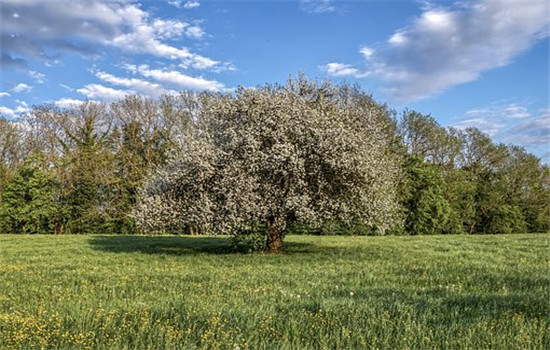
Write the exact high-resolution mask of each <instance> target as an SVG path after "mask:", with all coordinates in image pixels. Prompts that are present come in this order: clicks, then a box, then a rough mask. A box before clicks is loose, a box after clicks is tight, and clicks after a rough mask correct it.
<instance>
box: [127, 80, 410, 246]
mask: <svg viewBox="0 0 550 350" xmlns="http://www.w3.org/2000/svg"><path fill="white" fill-rule="evenodd" d="M193 103H195V104H197V103H198V106H199V108H198V112H197V114H196V116H195V119H194V121H193V123H192V124H193V125H192V126H191V127H190V128H189V129H188V131H187V132H186V133H185V134H183V135H181V137H180V138H179V142H178V147H176V149H174V151H173V154H172V155H171V157H170V161H169V162H168V164H167V165H165V166H164V167H162V168H160V169H157V170H156V172H155V173H154V174H152V176H151V177H150V179H149V180H148V181H147V183H146V185H145V187H144V188H143V189H142V191H141V194H140V197H139V203H138V206H137V208H136V210H135V211H134V217H135V219H136V221H137V223H138V225H139V226H140V227H141V228H142V229H143V230H145V231H150V232H154V231H162V230H165V229H166V228H168V227H184V226H187V227H201V228H203V229H204V230H206V231H207V232H209V233H214V234H217V233H222V234H232V235H238V234H242V233H243V232H246V231H247V230H249V229H250V228H251V227H253V225H257V224H258V223H261V224H263V225H265V227H266V228H267V235H266V243H265V249H266V251H269V252H280V251H282V250H283V238H284V234H285V230H286V228H287V226H288V224H289V223H290V222H292V221H294V220H299V221H301V222H305V223H308V224H309V225H312V226H318V225H320V224H321V223H323V222H325V221H326V220H328V219H339V220H342V221H343V222H348V223H349V222H351V221H353V220H361V221H363V222H364V223H366V224H367V225H369V226H372V227H375V228H377V229H378V230H379V231H381V232H384V231H385V230H386V229H388V228H389V227H391V226H393V225H395V224H397V223H398V222H399V216H398V205H397V202H396V184H397V183H398V181H397V177H398V176H399V170H398V169H399V167H398V164H397V160H396V159H395V156H394V155H393V153H392V152H390V150H389V148H390V142H391V141H390V139H389V137H388V133H387V132H385V128H386V127H387V125H385V124H384V123H387V120H388V117H387V113H388V112H387V109H386V108H385V107H383V106H380V105H378V104H377V103H375V102H374V101H373V100H372V99H371V98H370V96H368V95H365V94H364V93H362V92H361V91H360V90H359V89H358V88H355V87H350V86H348V85H334V84H331V83H329V82H324V83H320V84H319V83H315V82H312V81H309V80H308V79H306V78H303V77H299V78H297V79H291V80H289V81H288V82H287V84H286V85H284V86H279V85H277V86H265V87H259V88H254V89H245V88H240V89H238V90H237V91H236V92H235V93H233V94H214V93H206V92H205V93H201V94H198V95H196V96H195V100H194V101H193Z"/></svg>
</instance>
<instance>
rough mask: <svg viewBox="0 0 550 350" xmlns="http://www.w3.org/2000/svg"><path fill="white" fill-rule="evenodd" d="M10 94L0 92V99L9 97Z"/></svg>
mask: <svg viewBox="0 0 550 350" xmlns="http://www.w3.org/2000/svg"><path fill="white" fill-rule="evenodd" d="M10 96H11V94H10V93H9V92H0V97H10Z"/></svg>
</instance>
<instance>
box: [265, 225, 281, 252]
mask: <svg viewBox="0 0 550 350" xmlns="http://www.w3.org/2000/svg"><path fill="white" fill-rule="evenodd" d="M265 250H266V252H267V253H282V252H283V250H284V247H283V232H282V230H280V229H279V228H278V227H276V226H275V225H273V224H268V225H267V242H266V247H265Z"/></svg>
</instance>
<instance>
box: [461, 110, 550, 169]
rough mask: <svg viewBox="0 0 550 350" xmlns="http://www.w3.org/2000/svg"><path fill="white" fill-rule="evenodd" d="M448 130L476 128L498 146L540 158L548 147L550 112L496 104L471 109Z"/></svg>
mask: <svg viewBox="0 0 550 350" xmlns="http://www.w3.org/2000/svg"><path fill="white" fill-rule="evenodd" d="M451 126H454V127H457V128H460V129H465V128H467V127H476V128H478V129H480V130H482V131H483V132H485V133H487V134H488V135H489V136H491V138H493V139H495V140H496V141H498V142H504V143H511V144H516V145H519V146H522V147H525V148H526V149H527V150H529V151H531V152H534V153H536V154H537V155H539V156H541V157H543V158H544V153H546V151H548V148H549V147H550V110H549V109H547V108H546V109H542V110H532V108H530V106H529V105H528V104H524V103H523V104H522V103H506V102H496V103H493V104H491V105H489V106H482V107H480V108H474V109H471V110H469V111H467V112H466V113H465V114H464V115H463V116H461V117H459V118H457V119H456V120H455V122H454V123H452V125H451ZM545 161H550V158H549V159H545Z"/></svg>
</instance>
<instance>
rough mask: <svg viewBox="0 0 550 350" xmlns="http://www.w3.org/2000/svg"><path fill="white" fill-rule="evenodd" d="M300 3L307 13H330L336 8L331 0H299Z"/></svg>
mask: <svg viewBox="0 0 550 350" xmlns="http://www.w3.org/2000/svg"><path fill="white" fill-rule="evenodd" d="M300 5H301V8H302V10H304V11H305V12H307V13H330V12H335V11H336V10H337V8H336V6H334V3H333V1H332V0H300Z"/></svg>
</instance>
